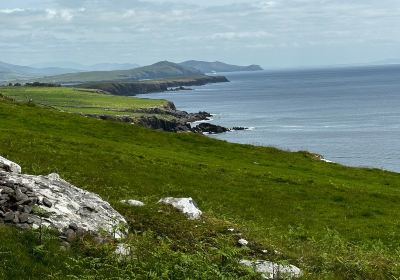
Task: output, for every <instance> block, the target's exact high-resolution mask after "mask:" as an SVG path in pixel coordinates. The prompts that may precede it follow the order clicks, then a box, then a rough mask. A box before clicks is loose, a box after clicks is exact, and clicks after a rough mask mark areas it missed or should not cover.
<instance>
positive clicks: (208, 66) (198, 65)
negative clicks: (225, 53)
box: [179, 60, 263, 73]
mask: <svg viewBox="0 0 400 280" xmlns="http://www.w3.org/2000/svg"><path fill="white" fill-rule="evenodd" d="M179 64H180V65H182V66H184V67H191V68H194V69H197V70H199V71H201V72H203V73H212V72H237V71H259V70H263V69H262V68H261V66H259V65H249V66H238V65H231V64H226V63H223V62H220V61H215V62H206V61H197V60H188V61H185V62H182V63H179Z"/></svg>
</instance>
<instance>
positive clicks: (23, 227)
mask: <svg viewBox="0 0 400 280" xmlns="http://www.w3.org/2000/svg"><path fill="white" fill-rule="evenodd" d="M16 226H17V227H19V228H20V229H25V230H26V229H30V228H31V227H30V226H29V225H28V224H17V225H16Z"/></svg>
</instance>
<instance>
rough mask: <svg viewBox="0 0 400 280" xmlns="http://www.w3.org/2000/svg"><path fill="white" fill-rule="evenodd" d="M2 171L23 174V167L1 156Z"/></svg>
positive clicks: (0, 168)
mask: <svg viewBox="0 0 400 280" xmlns="http://www.w3.org/2000/svg"><path fill="white" fill-rule="evenodd" d="M0 170H4V171H7V172H13V173H18V174H19V173H21V166H19V165H18V164H16V163H14V162H12V161H10V160H8V159H5V158H3V157H2V156H0Z"/></svg>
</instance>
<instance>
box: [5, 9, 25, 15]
mask: <svg viewBox="0 0 400 280" xmlns="http://www.w3.org/2000/svg"><path fill="white" fill-rule="evenodd" d="M24 11H25V9H21V8H14V9H1V10H0V13H2V14H14V13H21V12H24Z"/></svg>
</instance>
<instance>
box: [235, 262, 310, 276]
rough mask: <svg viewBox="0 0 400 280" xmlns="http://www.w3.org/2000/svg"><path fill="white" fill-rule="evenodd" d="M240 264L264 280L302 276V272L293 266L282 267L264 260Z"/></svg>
mask: <svg viewBox="0 0 400 280" xmlns="http://www.w3.org/2000/svg"><path fill="white" fill-rule="evenodd" d="M240 264H242V265H244V266H248V267H253V268H254V271H256V272H259V273H261V275H262V277H263V278H264V279H271V280H272V279H290V278H298V277H301V276H302V275H303V273H302V271H301V270H300V269H299V268H298V267H296V266H294V265H282V264H277V263H273V262H270V261H264V260H257V261H249V260H241V261H240Z"/></svg>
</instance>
